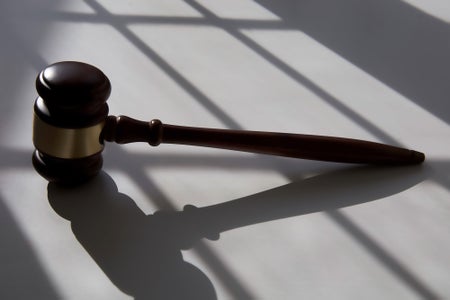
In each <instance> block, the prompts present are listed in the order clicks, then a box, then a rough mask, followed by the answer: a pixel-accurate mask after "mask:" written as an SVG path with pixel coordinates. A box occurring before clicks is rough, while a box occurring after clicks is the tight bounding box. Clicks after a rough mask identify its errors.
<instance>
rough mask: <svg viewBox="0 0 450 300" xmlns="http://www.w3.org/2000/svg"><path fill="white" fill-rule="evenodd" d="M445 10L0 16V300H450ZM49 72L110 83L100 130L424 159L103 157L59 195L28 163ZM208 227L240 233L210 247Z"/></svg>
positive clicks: (170, 150) (86, 5)
mask: <svg viewBox="0 0 450 300" xmlns="http://www.w3.org/2000/svg"><path fill="white" fill-rule="evenodd" d="M449 11H450V5H449V4H448V3H447V2H446V1H437V0H435V1H419V0H414V1H399V0H395V1H392V0H391V1H387V0H384V1H379V0H378V1H375V0H373V1H372V0H370V1H363V2H360V3H359V2H357V1H350V0H347V1H331V0H320V1H293V0H292V1H288V0H283V1H269V0H260V1H250V0H248V1H225V0H214V1H212V0H201V1H191V0H188V1H159V0H152V1H131V0H129V1H109V0H102V1H97V0H86V1H56V0H43V1H39V3H37V2H36V1H28V0H17V1H8V2H5V1H3V2H2V3H1V4H0V24H1V26H0V37H1V40H2V47H1V48H0V49H1V50H0V51H1V54H2V55H1V56H0V62H1V69H2V75H1V81H0V86H1V91H2V97H1V102H0V105H1V107H0V108H1V112H2V117H1V118H0V134H1V140H0V141H1V143H0V154H1V156H0V224H1V226H0V241H1V246H0V298H1V299H129V298H133V297H134V298H137V299H148V298H151V299H172V298H175V299H176V298H178V299H201V298H205V299H396V300H397V299H447V298H450V285H449V282H450V238H449V237H450V221H449V220H450V202H449V199H450V191H449V188H450V176H449V174H450V172H449V171H450V153H449V149H450V126H449V123H450V105H449V104H448V95H449V94H450V84H449V82H450V75H449V74H450V71H449V70H450V38H449V37H450V25H449V21H450V18H449V14H448V12H449ZM60 60H80V61H84V62H88V63H91V64H94V65H96V66H98V67H99V68H100V69H102V70H103V71H104V72H105V73H106V74H107V75H108V77H109V78H110V80H111V82H112V85H113V93H112V96H111V98H110V100H109V102H108V103H109V106H110V110H111V113H112V114H125V115H130V116H132V117H136V118H140V119H148V120H149V119H152V118H160V119H161V120H162V121H163V122H166V123H172V124H180V125H195V126H205V127H223V128H234V129H254V130H270V131H285V132H298V133H311V134H325V135H339V136H347V137H353V138H362V139H368V140H374V141H381V142H385V143H390V144H396V145H402V146H405V147H408V148H412V149H416V150H420V151H423V152H425V153H426V154H427V161H426V163H425V164H424V165H423V166H417V167H411V168H409V167H408V168H398V169H378V168H368V167H353V166H347V165H342V164H330V163H321V162H311V161H301V160H294V159H286V158H274V157H267V156H257V155H252V154H243V153H235V152H231V153H230V152H227V151H222V150H212V149H199V148H194V147H185V146H167V145H161V146H159V147H158V148H149V147H148V146H146V145H131V146H117V145H108V147H107V149H106V151H105V154H104V159H105V166H104V173H102V174H101V175H100V176H99V178H97V179H96V180H94V181H93V182H91V183H90V184H88V185H86V186H84V187H81V188H78V189H75V190H70V191H67V190H61V189H58V188H56V187H54V186H47V182H45V181H44V180H43V179H42V178H40V177H39V176H38V175H37V174H36V173H35V172H34V170H33V168H32V166H31V158H30V157H31V153H32V151H33V146H32V144H31V112H32V105H33V101H34V98H35V97H36V92H35V90H34V78H35V76H36V74H37V73H38V72H39V71H40V70H41V69H42V68H44V67H45V66H46V65H48V64H50V63H53V62H56V61H60ZM47 189H48V192H47ZM185 205H194V206H197V207H200V208H201V207H208V206H209V207H210V208H209V209H208V210H207V211H212V212H211V214H210V215H209V217H206V219H205V220H203V219H202V220H203V221H202V224H201V228H196V227H195V221H194V220H192V219H189V218H188V219H183V217H182V216H184V215H186V214H185V213H169V211H172V212H173V211H181V210H182V209H183V207H184V206H185ZM204 210H205V209H200V211H204ZM158 211H165V213H164V212H163V213H160V214H156V215H154V214H155V212H158ZM203 223H204V224H203ZM244 225H246V226H244ZM217 228H220V229H223V228H227V229H228V228H234V229H232V230H225V231H223V232H220V238H219V239H218V240H209V239H205V238H204V237H205V235H206V236H211V235H214V234H215V233H217V232H215V231H216V230H217ZM220 229H219V231H221V230H220Z"/></svg>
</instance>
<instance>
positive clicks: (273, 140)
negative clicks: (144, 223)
mask: <svg viewBox="0 0 450 300" xmlns="http://www.w3.org/2000/svg"><path fill="white" fill-rule="evenodd" d="M101 138H103V139H104V140H106V141H109V142H116V143H119V144H126V143H132V142H147V143H149V144H150V145H152V146H158V145H159V144H161V143H166V144H183V145H193V146H204V147H212V148H220V149H228V150H237V151H245V152H252V153H261V154H269V155H277V156H286V157H294V158H302V159H311V160H321V161H332V162H343V163H360V164H378V165H407V164H418V163H421V162H423V161H424V159H425V155H424V154H423V153H421V152H417V151H414V150H408V149H404V148H399V147H394V146H390V145H386V144H381V143H375V142H369V141H363V140H356V139H349V138H340V137H328V136H317V135H305V134H291V133H275V132H261V131H245V130H229V129H212V128H200V127H187V126H177V125H168V124H163V123H162V122H161V121H160V120H156V119H155V120H152V121H150V122H145V121H138V120H134V119H132V118H129V117H126V116H118V117H115V116H109V117H108V118H107V120H106V123H105V126H104V128H103V132H102V137H101Z"/></svg>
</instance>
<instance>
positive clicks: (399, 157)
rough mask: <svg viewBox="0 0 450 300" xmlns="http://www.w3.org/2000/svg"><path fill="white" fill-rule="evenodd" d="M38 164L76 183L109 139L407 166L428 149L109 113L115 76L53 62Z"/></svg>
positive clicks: (96, 166) (38, 116)
mask: <svg viewBox="0 0 450 300" xmlns="http://www.w3.org/2000/svg"><path fill="white" fill-rule="evenodd" d="M36 89H37V91H38V94H39V97H38V98H37V99H36V102H35V104H34V121H33V143H34V145H35V147H36V150H35V151H34V154H33V165H34V167H35V169H36V170H37V172H38V173H39V174H41V175H42V176H43V177H44V178H46V179H47V180H49V181H51V182H57V183H62V184H76V183H80V182H83V181H86V180H87V179H89V178H91V177H93V176H95V175H96V174H98V172H99V171H100V170H101V168H102V164H103V159H102V155H101V152H102V151H103V148H104V141H108V142H116V143H119V144H126V143H132V142H147V143H149V144H150V145H152V146H158V145H159V144H161V143H168V144H184V145H193V146H205V147H213V148H221V149H229V150H237V151H245V152H253V153H260V154H269V155H277V156H286V157H293V158H302V159H310V160H320V161H330V162H342V163H359V164H376V165H408V164H418V163H421V162H423V161H424V159H425V155H424V154H423V153H420V152H417V151H414V150H408V149H404V148H399V147H395V146H391V145H386V144H381V143H375V142H370V141H363V140H356V139H349V138H341V137H329V136H317V135H305V134H291V133H275V132H261V131H244V130H229V129H212V128H198V127H186V126H176V125H169V124H163V123H162V122H161V121H160V120H157V119H154V120H152V121H150V122H144V121H138V120H134V119H131V118H129V117H126V116H118V117H116V116H108V111H109V109H108V105H107V104H106V100H107V99H108V97H109V95H110V93H111V84H110V81H109V79H108V78H107V77H106V76H105V74H103V72H102V71H100V70H99V69H97V68H96V67H94V66H91V65H88V64H85V63H81V62H74V61H65V62H59V63H55V64H52V65H50V66H48V67H46V68H45V69H44V70H43V71H41V72H40V73H39V75H38V77H37V79H36Z"/></svg>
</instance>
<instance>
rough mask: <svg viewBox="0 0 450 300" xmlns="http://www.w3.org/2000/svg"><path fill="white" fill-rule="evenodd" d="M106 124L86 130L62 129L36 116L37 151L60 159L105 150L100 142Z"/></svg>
mask: <svg viewBox="0 0 450 300" xmlns="http://www.w3.org/2000/svg"><path fill="white" fill-rule="evenodd" d="M103 125H104V122H102V123H99V124H96V125H94V126H91V127H85V128H76V129H72V128H60V127H55V126H52V125H50V124H47V123H45V122H44V121H42V120H41V119H40V118H39V117H38V116H37V115H36V114H34V120H33V143H34V146H35V147H36V149H38V150H39V151H40V152H42V153H45V154H47V155H50V156H53V157H58V158H67V159H74V158H82V157H87V156H90V155H93V154H96V153H98V152H100V151H102V150H103V144H102V143H101V142H100V133H101V132H102V129H103Z"/></svg>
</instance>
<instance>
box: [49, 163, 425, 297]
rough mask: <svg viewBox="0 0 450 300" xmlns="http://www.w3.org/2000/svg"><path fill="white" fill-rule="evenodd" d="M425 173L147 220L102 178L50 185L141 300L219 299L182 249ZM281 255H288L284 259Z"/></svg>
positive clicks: (328, 180)
mask: <svg viewBox="0 0 450 300" xmlns="http://www.w3.org/2000/svg"><path fill="white" fill-rule="evenodd" d="M424 177H425V174H424V172H423V170H422V169H421V168H420V167H402V168H372V167H358V168H351V169H347V170H342V171H337V172H332V173H328V174H324V175H319V176H316V177H313V178H309V179H305V180H301V181H298V182H293V183H290V184H287V185H284V186H281V187H278V188H274V189H271V190H268V191H265V192H261V193H258V194H254V195H250V196H248V197H244V198H240V199H236V200H233V201H229V202H224V203H220V204H217V205H212V206H207V207H201V208H195V207H194V206H192V205H187V206H186V207H185V208H184V210H183V211H157V212H155V213H154V214H152V215H145V214H144V213H143V212H142V211H141V210H140V209H139V208H138V207H137V206H136V204H135V202H134V201H133V199H131V198H130V197H128V196H126V195H124V194H121V193H119V192H118V189H117V186H116V184H115V183H114V181H113V179H112V178H111V177H109V176H108V175H107V174H106V173H101V174H100V175H99V176H98V177H97V178H95V179H94V180H92V181H90V182H88V183H86V184H84V185H83V186H80V187H75V188H69V187H61V186H57V185H55V184H49V186H48V198H49V202H50V204H51V206H52V207H53V209H54V210H55V211H56V212H57V213H58V214H59V215H61V216H62V217H64V218H65V219H67V220H70V221H71V226H72V231H73V233H74V234H75V236H76V238H77V239H78V240H79V242H80V243H81V244H82V245H83V247H84V248H85V249H86V251H87V252H88V253H89V255H90V256H91V257H92V258H93V259H94V260H95V262H96V263H97V264H98V265H99V266H100V268H101V269H102V270H103V271H104V273H105V274H106V275H107V276H108V277H109V278H110V280H111V281H112V282H113V283H114V284H115V285H116V286H117V287H118V288H119V289H120V290H121V291H123V292H124V293H126V294H128V295H132V296H134V297H135V298H136V299H149V298H150V299H216V298H217V296H216V293H215V290H214V287H213V285H212V283H211V281H210V279H209V278H208V277H207V276H206V275H205V274H203V273H202V272H201V271H200V270H199V269H198V268H197V267H195V266H193V265H192V264H190V263H188V262H186V261H184V260H183V257H182V254H181V250H182V249H188V248H190V247H191V246H192V245H195V244H196V243H197V242H198V241H199V240H200V239H202V238H205V237H206V238H209V239H211V240H215V239H217V238H219V236H220V233H221V232H223V231H227V230H231V229H237V228H239V227H243V226H247V225H254V224H258V223H262V222H268V221H273V220H279V219H283V218H288V217H298V216H301V215H304V214H309V213H315V212H323V211H334V210H336V209H339V208H342V207H347V206H351V205H357V204H362V203H366V202H369V201H374V200H377V199H380V198H384V197H387V196H390V195H393V194H396V193H399V192H401V191H403V190H406V189H408V188H410V187H412V186H414V185H415V184H417V183H419V182H420V181H422V180H423V179H424ZM280 255H281V254H280Z"/></svg>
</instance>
